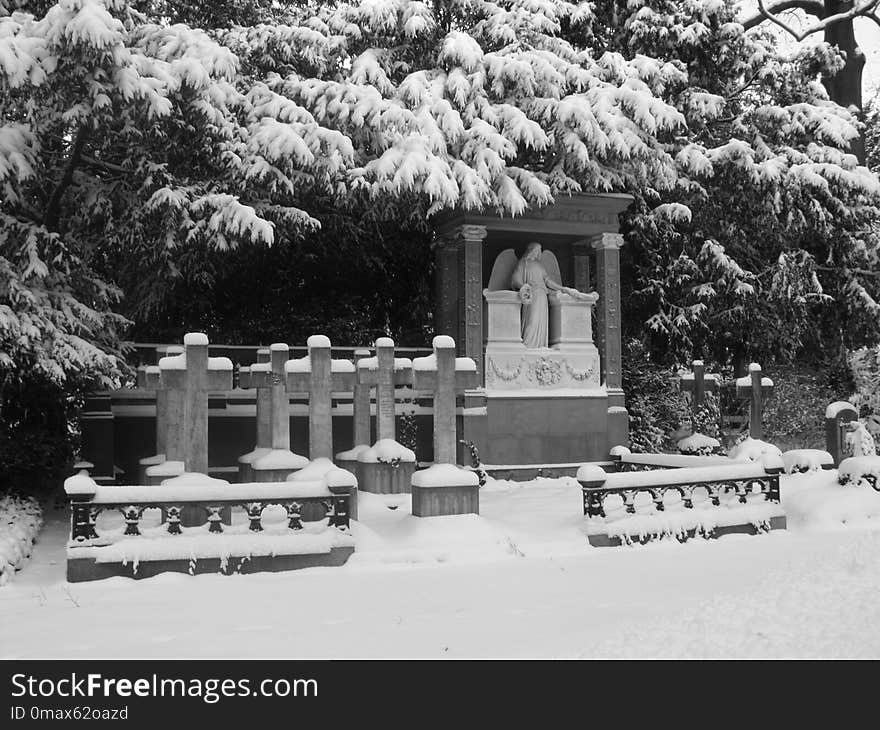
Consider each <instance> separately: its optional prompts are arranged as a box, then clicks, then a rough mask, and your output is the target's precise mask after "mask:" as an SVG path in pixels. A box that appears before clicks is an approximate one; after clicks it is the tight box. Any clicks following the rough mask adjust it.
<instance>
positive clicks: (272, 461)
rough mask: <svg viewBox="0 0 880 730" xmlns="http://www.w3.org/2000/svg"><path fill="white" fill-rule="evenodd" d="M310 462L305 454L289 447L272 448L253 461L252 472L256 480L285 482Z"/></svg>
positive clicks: (253, 479) (253, 478)
mask: <svg viewBox="0 0 880 730" xmlns="http://www.w3.org/2000/svg"><path fill="white" fill-rule="evenodd" d="M308 463H309V460H308V459H307V458H306V457H305V456H300V455H299V454H294V453H293V452H292V451H290V450H289V449H272V450H270V451H268V452H267V453H265V454H263V455H262V456H260V457H259V458H258V459H254V461H252V462H251V465H250V473H251V476H252V481H255V482H283V481H285V480H286V479H287V477H289V476H290V475H291V474H295V473H296V472H298V471H299V470H300V469H302V468H303V467H305V466H307V465H308Z"/></svg>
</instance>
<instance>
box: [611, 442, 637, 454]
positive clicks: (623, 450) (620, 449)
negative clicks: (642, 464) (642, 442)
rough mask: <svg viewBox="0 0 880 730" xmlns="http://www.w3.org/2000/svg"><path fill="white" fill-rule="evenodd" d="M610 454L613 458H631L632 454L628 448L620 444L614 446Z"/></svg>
mask: <svg viewBox="0 0 880 730" xmlns="http://www.w3.org/2000/svg"><path fill="white" fill-rule="evenodd" d="M609 453H610V454H611V456H629V455H630V454H631V453H632V452H631V451H630V450H629V449H628V448H627V447H626V446H621V445H620V444H618V445H617V446H612V447H611V451H610V452H609Z"/></svg>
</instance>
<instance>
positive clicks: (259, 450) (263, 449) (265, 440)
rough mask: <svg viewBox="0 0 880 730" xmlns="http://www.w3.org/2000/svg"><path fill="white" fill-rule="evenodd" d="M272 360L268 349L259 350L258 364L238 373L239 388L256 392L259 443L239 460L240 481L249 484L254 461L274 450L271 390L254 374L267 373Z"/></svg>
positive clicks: (240, 369) (246, 367) (242, 369)
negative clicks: (260, 382)
mask: <svg viewBox="0 0 880 730" xmlns="http://www.w3.org/2000/svg"><path fill="white" fill-rule="evenodd" d="M271 361H272V358H271V355H270V352H269V348H268V347H261V348H260V349H259V350H257V362H256V363H255V364H253V365H251V366H244V367H242V368H239V371H238V384H239V387H241V388H243V389H245V390H256V424H257V442H256V445H255V446H254V448H253V450H252V451H249V452H248V453H247V454H244V455H243V456H240V457H239V459H238V475H239V481H241V482H249V481H251V480H252V479H253V471H252V470H251V464H252V463H253V462H254V460H256V459H258V458H260V457H261V456H264V455H265V454H268V453H269V452H270V451H271V450H272V427H271V418H272V403H271V388H270V387H268V386H263V385H262V384H260V385H259V387H258V385H257V383H258V382H259V381H260V377H257V378H254V377H253V375H254V373H260V372H266V371H268V370H270V369H271V367H272V364H271Z"/></svg>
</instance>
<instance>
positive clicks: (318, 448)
mask: <svg viewBox="0 0 880 730" xmlns="http://www.w3.org/2000/svg"><path fill="white" fill-rule="evenodd" d="M307 344H308V347H309V354H308V355H306V356H305V357H301V358H297V359H295V360H289V361H288V362H287V363H286V365H285V372H286V376H287V383H286V386H287V390H288V391H289V392H292V393H302V392H307V393H308V394H309V459H311V460H312V461H314V460H315V459H320V458H322V457H323V458H327V459H332V458H333V415H332V409H333V398H332V394H333V392H334V391H340V390H342V391H353V390H354V384H355V380H356V379H355V367H354V363H352V362H351V360H333V359H332V358H331V357H330V340H329V339H327V338H326V337H324V335H312V336H311V337H309V339H308V343H307Z"/></svg>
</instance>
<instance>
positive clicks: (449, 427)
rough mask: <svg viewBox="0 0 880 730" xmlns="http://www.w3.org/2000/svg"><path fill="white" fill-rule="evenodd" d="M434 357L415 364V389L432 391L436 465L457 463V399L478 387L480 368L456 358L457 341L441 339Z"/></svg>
mask: <svg viewBox="0 0 880 730" xmlns="http://www.w3.org/2000/svg"><path fill="white" fill-rule="evenodd" d="M433 346H434V353H433V354H432V355H429V356H428V357H419V358H416V359H415V360H413V388H414V389H415V390H417V391H430V392H431V393H432V394H433V397H434V408H433V410H434V463H435V464H455V463H456V444H457V441H456V438H455V398H456V395H457V394H458V393H461V392H463V391H464V390H466V389H467V388H475V387H477V386H478V385H479V376H478V373H477V364H476V363H475V362H474V361H473V360H472V359H471V358H469V357H458V358H457V357H456V356H455V341H454V340H453V339H452V338H451V337H447V336H445V335H438V336H437V337H435V338H434V342H433Z"/></svg>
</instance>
